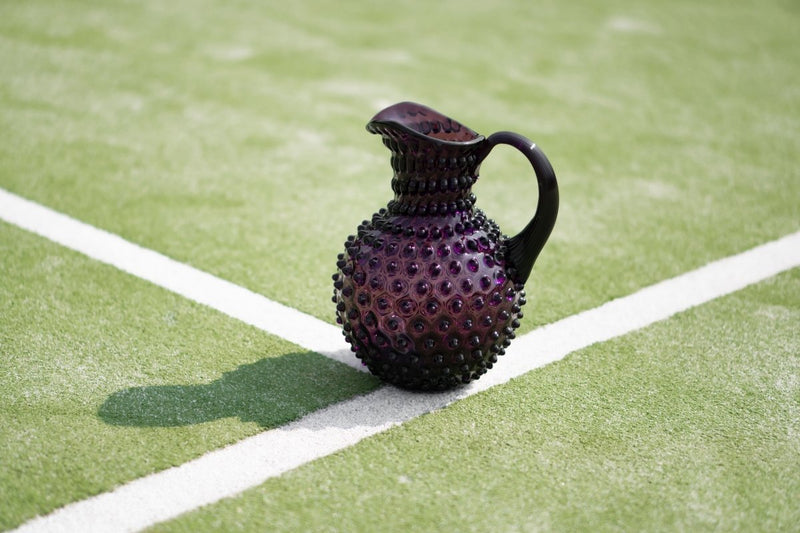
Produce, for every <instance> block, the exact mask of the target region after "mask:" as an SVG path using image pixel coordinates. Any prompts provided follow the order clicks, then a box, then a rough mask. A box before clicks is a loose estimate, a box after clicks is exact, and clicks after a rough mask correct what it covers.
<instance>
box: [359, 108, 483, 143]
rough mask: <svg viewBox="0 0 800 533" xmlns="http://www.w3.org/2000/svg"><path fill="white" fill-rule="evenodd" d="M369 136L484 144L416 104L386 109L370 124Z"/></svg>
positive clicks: (477, 136)
mask: <svg viewBox="0 0 800 533" xmlns="http://www.w3.org/2000/svg"><path fill="white" fill-rule="evenodd" d="M367 130H368V131H369V132H370V133H379V134H381V135H384V136H386V135H390V136H401V137H403V138H408V137H416V138H417V139H419V140H428V141H430V142H433V143H437V142H438V143H444V144H477V143H480V142H481V141H483V140H484V137H483V135H480V134H478V133H476V132H474V131H472V130H471V129H470V128H468V127H466V126H464V125H463V124H461V123H460V122H457V121H455V120H453V119H452V118H450V117H448V116H445V115H443V114H441V113H439V112H438V111H434V110H433V109H431V108H429V107H427V106H424V105H422V104H417V103H414V102H400V103H399V104H394V105H392V106H389V107H387V108H386V109H384V110H383V111H381V112H379V113H378V114H377V115H375V116H374V117H372V120H370V121H369V124H367Z"/></svg>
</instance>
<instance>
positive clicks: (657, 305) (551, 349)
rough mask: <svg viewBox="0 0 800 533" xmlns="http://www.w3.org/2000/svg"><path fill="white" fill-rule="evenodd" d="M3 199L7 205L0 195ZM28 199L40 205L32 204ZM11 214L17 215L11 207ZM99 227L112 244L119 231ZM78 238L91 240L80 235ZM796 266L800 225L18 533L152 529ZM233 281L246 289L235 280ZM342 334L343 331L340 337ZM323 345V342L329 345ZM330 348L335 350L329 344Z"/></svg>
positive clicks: (39, 520)
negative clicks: (438, 386) (427, 385)
mask: <svg viewBox="0 0 800 533" xmlns="http://www.w3.org/2000/svg"><path fill="white" fill-rule="evenodd" d="M0 198H2V196H0ZM12 200H14V201H12V202H11V203H12V204H14V202H17V199H16V197H14V198H12ZM23 202H25V201H23ZM17 203H19V202H17ZM27 204H30V203H29V202H28V203H27ZM14 205H16V204H14ZM21 205H23V206H25V205H26V203H23V204H21ZM2 207H4V205H3V204H2V203H0V208H2ZM30 207H31V208H35V207H38V206H36V204H30ZM3 211H4V210H3V209H0V212H3ZM45 214H48V215H50V216H52V215H55V216H56V218H55V220H54V222H58V221H59V219H58V217H59V216H61V215H58V214H57V213H54V212H52V211H50V210H46V213H45ZM4 218H6V220H8V219H9V218H7V217H6V216H5V215H4ZM20 218H25V217H20ZM65 218H66V217H65ZM70 221H71V222H73V223H74V222H75V221H73V220H72V219H68V218H67V222H70ZM77 224H78V225H79V226H78V229H81V230H82V231H86V232H89V233H91V231H90V230H94V228H91V227H90V226H86V225H85V224H82V223H77ZM95 231H99V230H95ZM56 233H58V232H56ZM101 233H102V234H103V235H105V236H106V237H104V238H106V239H109V240H110V242H112V243H115V241H114V239H118V238H116V237H114V236H113V235H110V234H107V233H105V232H101ZM40 234H41V233H40ZM65 240H67V241H68V242H72V241H71V240H70V239H65ZM59 242H61V241H59ZM77 243H78V244H80V245H82V246H86V243H84V242H81V241H80V240H78V241H77ZM123 243H125V241H123ZM62 244H63V243H62ZM115 244H117V243H115ZM125 245H126V246H128V245H130V244H129V243H125ZM130 246H133V248H130V249H128V248H127V247H123V248H124V249H125V251H128V252H134V251H136V250H139V251H141V253H142V254H143V255H144V256H145V257H148V258H149V257H151V256H150V254H152V253H153V252H151V251H149V250H145V249H143V248H140V247H138V246H135V245H130ZM89 248H90V250H91V249H92V247H91V246H89ZM76 249H78V248H76ZM81 251H82V250H81ZM100 255H104V254H100ZM155 256H156V257H162V256H158V254H155ZM128 259H129V261H130V262H132V263H133V264H137V262H138V260H139V258H138V257H137V256H133V257H130V258H128ZM158 261H160V259H159V260H158ZM168 261H170V263H174V262H173V261H171V260H168ZM106 262H109V263H110V264H115V263H112V262H110V261H106ZM182 266H183V265H180V264H177V266H172V268H174V269H177V270H180V268H179V267H182ZM796 266H800V232H797V233H794V234H791V235H788V236H786V237H784V238H782V239H779V240H777V241H773V242H770V243H767V244H764V245H762V246H759V247H756V248H754V249H752V250H749V251H747V252H743V253H741V254H738V255H735V256H731V257H728V258H725V259H721V260H719V261H715V262H713V263H710V264H708V265H706V266H704V267H702V268H699V269H697V270H694V271H691V272H688V273H686V274H683V275H681V276H678V277H676V278H672V279H669V280H666V281H663V282H660V283H657V284H655V285H652V286H650V287H647V288H645V289H642V290H640V291H637V292H636V293H634V294H631V295H630V296H627V297H624V298H620V299H617V300H613V301H611V302H608V303H606V304H604V305H602V306H600V307H597V308H595V309H592V310H589V311H585V312H583V313H579V314H577V315H574V316H571V317H568V318H565V319H563V320H560V321H558V322H556V323H553V324H551V325H548V326H545V327H542V328H539V329H537V330H535V331H533V332H531V333H529V334H527V335H524V336H522V337H521V338H519V339H517V341H516V342H515V343H514V344H512V346H511V348H510V349H509V351H508V354H507V355H506V356H505V357H504V358H503V359H502V361H501V363H500V364H499V365H498V367H497V368H496V369H494V370H493V371H492V372H489V373H488V374H487V375H485V376H484V377H483V378H482V379H481V380H479V381H477V382H474V383H473V384H471V385H470V386H467V387H463V388H460V389H455V390H453V391H449V392H447V393H443V394H419V393H409V392H406V391H402V390H399V389H396V388H393V387H383V388H381V389H378V390H377V391H375V392H372V393H370V394H366V395H363V396H359V397H355V398H353V399H351V400H347V401H344V402H341V403H339V404H336V405H333V406H330V407H327V408H324V409H321V410H319V411H317V412H314V413H312V414H310V415H308V416H306V417H304V418H302V419H300V420H298V421H295V422H293V423H291V424H288V425H286V426H284V427H282V428H277V429H274V430H270V431H266V432H264V433H261V434H259V435H256V436H254V437H250V438H247V439H245V440H242V441H240V442H238V443H237V444H234V445H231V446H228V447H226V448H222V449H220V450H215V451H212V452H210V453H208V454H206V455H204V456H202V457H199V458H198V459H195V460H193V461H190V462H188V463H185V464H183V465H181V466H178V467H175V468H171V469H168V470H165V471H162V472H159V473H156V474H153V475H151V476H147V477H144V478H141V479H138V480H135V481H132V482H130V483H128V484H125V485H123V486H121V487H119V488H117V489H116V490H114V491H112V492H108V493H105V494H101V495H98V496H96V497H93V498H89V499H87V500H83V501H80V502H76V503H74V504H70V505H68V506H66V507H63V508H61V509H59V510H56V511H54V512H53V513H51V514H49V515H47V516H44V517H38V518H36V519H34V520H31V521H29V522H27V523H26V524H23V525H22V526H21V527H20V528H18V529H17V530H15V531H20V532H22V531H26V532H28V531H29V532H39V531H74V530H78V529H79V530H81V531H136V530H139V529H142V528H145V527H147V526H150V525H153V524H156V523H158V522H161V521H164V520H167V519H170V518H174V517H176V516H178V515H180V514H182V513H184V512H187V511H190V510H192V509H195V508H197V507H200V506H202V505H206V504H209V503H213V502H215V501H218V500H220V499H222V498H225V497H229V496H233V495H235V494H238V493H240V492H242V491H243V490H245V489H248V488H250V487H253V486H256V485H258V484H260V483H262V482H264V481H265V480H267V479H269V478H271V477H274V476H278V475H280V474H282V473H284V472H286V471H289V470H291V469H293V468H296V467H298V466H300V465H302V464H305V463H308V462H310V461H313V460H314V459H317V458H320V457H324V456H326V455H328V454H330V453H333V452H335V451H338V450H341V449H343V448H346V447H347V446H351V445H353V444H355V443H357V442H358V441H360V440H362V439H364V438H366V437H369V436H371V435H375V434H377V433H380V432H382V431H384V430H386V429H388V428H390V427H392V426H395V425H398V424H402V423H403V422H405V421H408V420H410V419H412V418H415V417H417V416H419V415H421V414H424V413H427V412H430V411H433V410H436V409H440V408H442V407H444V406H446V405H448V404H450V403H452V402H454V401H456V400H459V399H462V398H466V397H468V396H471V395H473V394H475V393H477V392H480V391H482V390H486V389H488V388H490V387H492V386H494V385H499V384H503V383H506V382H507V381H508V380H510V379H512V378H514V377H517V376H520V375H522V374H524V373H526V372H528V371H530V370H533V369H535V368H538V367H540V366H543V365H545V364H547V363H550V362H553V361H557V360H559V359H561V358H563V357H564V356H566V355H567V354H569V353H571V352H573V351H575V350H577V349H580V348H583V347H586V346H589V345H591V344H594V343H596V342H601V341H604V340H608V339H611V338H614V337H616V336H619V335H623V334H625V333H628V332H631V331H634V330H636V329H639V328H642V327H644V326H647V325H649V324H652V323H653V322H656V321H659V320H663V319H665V318H667V317H669V316H671V315H673V314H675V313H677V312H680V311H682V310H685V309H688V308H691V307H694V306H697V305H700V304H702V303H705V302H708V301H710V300H713V299H714V298H718V297H720V296H723V295H725V294H728V293H731V292H734V291H736V290H739V289H741V288H744V287H746V286H748V285H750V284H753V283H756V282H758V281H761V280H763V279H766V278H769V277H771V276H773V275H775V274H778V273H780V272H782V271H785V270H788V269H790V268H794V267H796ZM144 270H145V271H149V269H144ZM191 270H194V269H191ZM199 274H202V276H198V277H197V279H198V280H211V283H221V284H223V285H220V286H219V287H220V288H221V287H224V286H227V285H228V283H227V282H223V281H221V280H218V279H216V278H213V276H210V275H208V274H204V273H199ZM195 275H196V274H195ZM159 279H160V278H159ZM162 286H165V285H162ZM179 286H180V285H179ZM232 287H233V288H234V289H236V290H241V289H240V288H238V287H236V286H235V285H232ZM200 288H201V287H200ZM218 299H219V300H220V301H223V302H225V301H227V299H226V295H225V294H219V295H218ZM212 301H213V300H212ZM232 316H235V315H232ZM326 327H327V324H326ZM277 334H279V335H280V334H281V333H277ZM340 342H341V340H340V339H338V338H337V343H340ZM320 346H321V348H322V349H323V350H325V348H326V347H325V346H324V345H322V344H320ZM325 351H327V352H333V351H335V350H332V349H331V348H330V347H328V348H327V350H325Z"/></svg>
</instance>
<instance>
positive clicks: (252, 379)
mask: <svg viewBox="0 0 800 533" xmlns="http://www.w3.org/2000/svg"><path fill="white" fill-rule="evenodd" d="M321 360H322V361H321ZM355 374H357V375H355ZM378 386H379V381H378V380H377V379H376V378H374V377H372V376H369V375H367V374H362V373H360V372H358V373H355V372H353V371H352V370H351V369H349V368H346V367H344V365H339V364H337V363H334V362H333V361H330V360H328V359H326V358H324V357H322V356H320V355H317V354H314V353H312V352H307V353H291V354H286V355H283V356H281V357H267V358H264V359H261V360H259V361H257V362H255V363H251V364H246V365H241V366H239V367H237V368H236V369H235V370H232V371H230V372H226V373H224V374H223V375H222V376H221V377H220V378H219V379H217V380H215V381H213V382H211V383H206V384H185V385H152V386H142V387H131V388H127V389H123V390H120V391H117V392H115V393H113V394H111V395H110V396H109V397H108V398H107V399H106V400H105V401H104V402H103V404H102V405H101V406H100V408H99V409H98V413H97V414H98V416H99V418H100V419H101V420H102V421H103V422H105V423H106V424H109V425H114V426H136V427H177V426H189V425H194V424H201V423H204V422H211V421H214V420H218V419H221V418H231V417H236V418H239V419H240V420H241V421H243V422H255V423H257V424H258V425H259V426H261V427H262V428H272V427H276V426H278V425H281V424H284V423H286V422H289V421H291V420H295V419H297V418H299V417H301V416H303V415H305V414H307V413H309V412H312V411H315V410H317V409H319V408H321V407H324V406H326V405H329V404H331V403H336V402H338V401H341V400H344V399H347V398H350V397H352V396H353V394H354V391H355V393H356V394H359V393H362V394H363V393H365V392H369V391H371V390H374V389H375V388H377V387H378Z"/></svg>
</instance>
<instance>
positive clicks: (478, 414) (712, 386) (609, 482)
mask: <svg viewBox="0 0 800 533" xmlns="http://www.w3.org/2000/svg"><path fill="white" fill-rule="evenodd" d="M798 324H800V269H795V270H793V271H790V272H788V273H784V274H781V275H779V276H777V277H775V278H772V279H769V280H767V281H765V282H762V283H760V284H758V285H755V286H752V287H749V288H747V289H745V290H743V291H740V292H737V293H734V294H732V295H729V296H726V297H724V298H722V299H719V300H716V301H713V302H711V303H709V304H706V305H703V306H701V307H698V308H694V309H690V310H688V311H685V312H683V313H680V314H679V315H676V316H674V317H672V318H670V319H668V320H666V321H663V322H660V323H657V324H655V325H653V326H650V327H648V328H646V329H644V330H640V331H638V332H634V333H631V334H629V335H626V336H623V337H620V338H617V339H614V340H611V341H608V342H605V343H601V344H597V345H594V346H591V347H589V348H586V349H584V350H580V351H578V352H576V353H574V354H572V355H570V356H568V357H567V358H566V359H564V360H562V361H559V362H557V363H553V364H551V365H549V366H547V367H545V368H543V369H539V370H535V371H533V372H530V373H528V374H526V375H524V376H523V377H520V378H518V379H514V380H512V381H511V382H509V383H508V384H505V385H501V386H498V387H495V388H493V389H490V390H488V391H486V392H483V393H479V394H476V395H475V396H471V397H469V398H467V399H465V400H462V401H460V402H458V403H456V404H453V405H451V406H449V407H448V408H446V409H444V410H442V411H437V412H434V413H430V414H427V415H424V416H422V417H420V418H418V419H415V420H413V421H411V422H408V423H406V424H404V425H403V426H400V427H396V428H393V429H391V430H389V431H387V432H385V433H383V434H380V435H377V436H375V437H372V438H370V439H367V440H365V441H362V442H360V443H359V444H357V445H355V446H353V447H352V448H349V449H347V450H344V451H342V452H338V453H336V454H334V455H332V456H328V457H325V458H323V459H319V460H317V461H315V462H313V463H310V464H307V465H305V466H303V467H301V468H299V469H297V470H294V471H292V472H290V473H288V474H285V475H284V476H282V477H279V478H274V479H271V480H269V481H267V482H266V483H264V484H263V485H261V486H260V487H257V488H255V489H252V490H249V491H247V492H246V493H244V494H243V495H241V496H238V497H234V498H231V499H228V500H223V501H222V502H220V503H218V504H215V505H211V506H208V507H206V508H203V509H200V510H198V511H195V512H193V513H190V514H187V515H184V516H183V517H179V518H177V519H175V520H173V521H171V522H168V523H165V524H161V525H158V526H155V527H153V528H152V529H151V531H159V532H167V531H169V532H178V531H200V530H202V531H320V532H323V531H326V532H327V531H330V532H334V531H377V530H381V531H461V532H469V531H476V532H478V531H543V530H547V531H792V530H795V529H796V527H797V524H798V523H800V508H798V506H797V501H798V498H800V461H798V458H800V439H798V435H800V383H798V375H800V338H798V336H797V325H798Z"/></svg>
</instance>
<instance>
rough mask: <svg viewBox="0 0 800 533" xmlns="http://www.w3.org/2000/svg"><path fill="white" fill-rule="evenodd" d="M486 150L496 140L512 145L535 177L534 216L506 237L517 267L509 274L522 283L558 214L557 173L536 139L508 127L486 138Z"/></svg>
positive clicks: (507, 255)
mask: <svg viewBox="0 0 800 533" xmlns="http://www.w3.org/2000/svg"><path fill="white" fill-rule="evenodd" d="M486 140H487V142H488V143H489V151H491V150H492V149H493V148H494V147H495V146H497V145H498V144H507V145H510V146H513V147H514V148H516V149H517V150H519V151H520V152H522V154H523V155H524V156H525V157H526V158H528V161H530V163H531V166H532V167H533V171H534V173H535V174H536V181H537V182H538V184H539V201H538V204H537V206H536V212H535V213H534V215H533V218H532V219H531V221H530V222H529V223H528V225H527V226H525V229H523V230H522V231H520V232H519V234H517V235H516V236H514V237H511V238H509V239H508V240H507V241H506V257H507V258H508V261H509V263H510V264H511V265H512V266H513V267H514V268H515V269H516V274H515V275H513V276H511V278H512V279H513V280H514V281H515V282H516V283H521V284H524V283H525V282H526V281H527V280H528V277H529V276H530V274H531V270H533V263H534V262H535V261H536V258H537V257H538V256H539V252H541V251H542V248H543V247H544V244H545V242H547V239H548V238H549V237H550V232H551V231H553V226H554V225H555V223H556V216H557V215H558V183H557V182H556V174H555V172H554V171H553V167H552V166H551V165H550V161H548V159H547V156H545V155H544V152H542V151H541V150H540V149H539V147H538V146H536V144H535V143H533V142H531V141H530V140H529V139H527V138H525V137H523V136H522V135H519V134H517V133H513V132H510V131H499V132H497V133H494V134H492V135H490V136H489V137H488V138H487V139H486Z"/></svg>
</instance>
